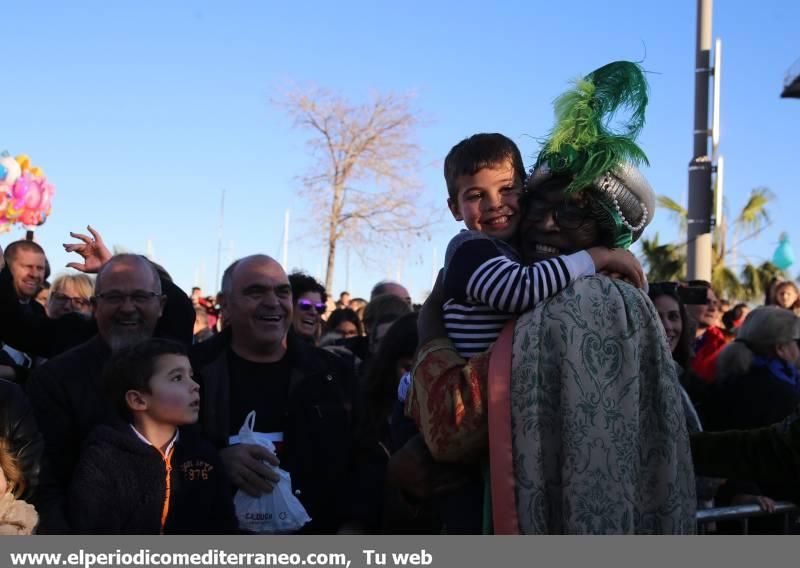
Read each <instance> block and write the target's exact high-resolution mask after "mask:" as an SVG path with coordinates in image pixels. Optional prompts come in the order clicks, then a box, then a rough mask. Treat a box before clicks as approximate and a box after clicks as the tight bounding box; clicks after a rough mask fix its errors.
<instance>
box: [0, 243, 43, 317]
mask: <svg viewBox="0 0 800 568" xmlns="http://www.w3.org/2000/svg"><path fill="white" fill-rule="evenodd" d="M5 257H6V261H7V262H8V266H9V268H10V269H11V274H12V276H13V279H14V291H15V292H16V293H17V298H19V300H20V301H21V302H26V303H27V302H29V301H30V300H32V299H33V298H34V297H35V296H36V294H37V293H38V292H39V290H40V289H41V287H42V284H44V280H45V272H46V271H47V258H46V257H45V254H44V249H42V247H40V246H39V245H38V244H36V243H35V242H33V241H17V242H14V243H11V244H10V245H8V248H6V252H5Z"/></svg>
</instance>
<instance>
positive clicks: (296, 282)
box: [289, 272, 328, 345]
mask: <svg viewBox="0 0 800 568" xmlns="http://www.w3.org/2000/svg"><path fill="white" fill-rule="evenodd" d="M289 284H291V286H292V298H293V299H294V310H293V315H292V331H294V333H295V335H297V336H298V337H300V338H302V339H303V340H305V341H307V342H308V343H311V344H312V345H318V344H319V339H320V335H321V329H322V315H323V314H324V313H325V310H326V305H325V303H326V302H327V300H328V294H327V293H326V292H325V287H324V286H323V285H322V284H320V283H319V282H317V280H316V279H315V278H314V277H313V276H309V275H308V274H306V273H304V272H292V273H291V274H290V275H289Z"/></svg>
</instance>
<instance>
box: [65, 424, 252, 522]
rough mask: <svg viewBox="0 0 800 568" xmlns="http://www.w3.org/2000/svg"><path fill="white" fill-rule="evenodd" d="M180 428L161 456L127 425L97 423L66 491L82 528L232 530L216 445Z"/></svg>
mask: <svg viewBox="0 0 800 568" xmlns="http://www.w3.org/2000/svg"><path fill="white" fill-rule="evenodd" d="M194 430H195V429H194V428H193V427H186V428H181V429H180V433H179V435H178V440H177V441H176V442H175V444H174V446H173V449H172V451H171V453H170V454H168V456H169V459H168V460H165V457H164V456H162V454H161V452H160V451H159V450H158V449H157V448H155V447H153V446H149V445H147V444H146V443H145V442H144V441H142V440H141V439H140V438H139V437H138V436H137V435H136V433H135V432H134V431H133V429H132V428H131V427H130V425H129V424H124V423H119V424H115V425H114V426H113V427H111V426H102V425H101V426H98V427H97V428H96V429H95V430H94V431H93V432H92V434H91V435H90V436H89V439H88V440H87V442H86V444H85V446H84V448H83V452H82V454H81V458H80V461H79V463H78V467H77V469H76V471H75V474H74V476H73V479H72V485H71V487H70V495H69V517H70V521H71V522H70V524H71V528H72V530H73V531H74V532H76V533H80V534H159V533H161V534H225V533H233V532H236V531H237V521H236V516H235V513H234V508H233V499H232V497H233V495H232V493H231V485H230V481H229V480H228V477H227V475H226V474H225V472H224V470H223V467H222V463H221V462H220V460H219V457H218V456H217V452H216V450H215V449H214V447H213V446H212V445H211V444H210V443H209V442H207V441H205V440H203V439H202V438H200V436H199V435H198V434H197V433H196V432H195V431H194Z"/></svg>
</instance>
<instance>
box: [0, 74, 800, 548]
mask: <svg viewBox="0 0 800 568" xmlns="http://www.w3.org/2000/svg"><path fill="white" fill-rule="evenodd" d="M643 81H644V79H643V76H642V75H641V71H640V70H639V68H638V66H636V65H635V64H631V63H627V62H617V63H614V64H610V65H609V66H605V67H603V68H600V69H598V70H596V71H595V72H593V73H592V74H590V75H589V76H587V77H586V78H585V81H584V82H582V83H579V84H578V86H577V87H576V89H577V91H576V92H571V93H569V96H568V97H566V98H565V99H562V100H561V102H560V103H559V104H558V105H557V108H558V109H559V114H558V123H557V124H556V126H555V128H554V129H553V131H552V132H551V136H550V138H549V139H548V140H547V141H546V143H545V144H544V146H543V149H542V153H541V154H540V155H539V156H538V158H537V160H536V163H535V165H534V167H533V168H531V169H530V170H529V171H526V170H525V168H524V166H523V162H522V157H521V155H520V152H519V149H518V148H517V146H516V145H515V144H514V143H513V142H512V141H511V140H510V139H509V138H507V137H505V136H503V135H501V134H492V133H483V134H476V135H473V136H471V137H469V138H467V139H465V140H463V141H461V142H460V143H458V144H457V145H455V146H454V147H453V148H452V150H451V151H450V153H449V154H448V155H447V158H446V159H445V162H444V177H445V184H446V188H447V204H448V207H449V209H450V212H451V213H452V214H453V217H454V218H455V219H456V220H457V221H463V223H464V225H465V230H464V231H462V232H460V233H459V234H458V235H456V236H455V237H454V238H453V239H452V240H451V242H450V244H449V246H448V250H447V254H446V258H445V265H444V267H443V269H442V271H441V272H440V275H439V278H438V280H437V282H436V285H435V287H434V290H433V291H432V293H431V294H430V296H429V297H428V298H427V299H426V300H425V302H424V304H423V305H422V306H418V305H414V304H412V300H411V295H410V294H409V292H408V290H407V289H406V288H405V287H404V286H403V285H402V284H400V283H397V282H390V281H383V282H379V283H377V284H376V285H375V286H374V287H373V289H372V291H371V293H370V297H369V299H368V300H367V299H362V298H352V297H351V296H350V294H349V293H348V292H342V293H341V294H340V295H339V298H338V300H335V301H334V300H333V299H332V298H331V297H330V296H329V291H327V290H326V289H325V287H324V286H323V285H322V284H320V283H319V282H318V281H317V280H316V279H314V278H313V277H311V276H309V275H308V274H305V273H303V272H292V273H289V274H287V272H286V270H285V267H282V266H281V265H280V264H279V263H278V262H277V261H275V260H274V259H272V258H270V257H269V256H266V255H261V254H257V255H252V256H248V257H244V258H241V259H238V260H236V261H235V262H233V263H232V264H231V265H230V266H228V267H227V269H226V270H225V272H224V274H223V277H222V281H221V283H220V291H219V293H218V294H216V295H215V296H204V295H203V291H202V290H201V289H199V288H193V289H192V290H191V293H190V294H189V295H187V294H186V293H185V292H184V291H183V290H181V289H180V288H179V287H178V286H176V285H175V283H174V282H173V281H172V278H171V277H170V274H169V272H168V270H167V269H166V268H165V267H162V266H159V265H158V264H156V263H154V262H152V261H151V260H148V259H147V258H145V257H143V256H139V255H134V254H119V255H115V256H112V255H111V254H110V252H109V251H108V248H107V247H106V246H105V244H104V242H103V239H102V236H101V234H100V233H98V232H97V231H96V230H94V229H93V228H92V227H89V228H88V234H81V233H72V234H71V235H72V237H73V238H74V239H75V241H74V242H72V243H70V244H66V245H65V249H66V250H67V251H68V252H71V253H76V254H77V255H79V256H80V259H81V262H73V263H71V264H70V266H71V267H72V268H74V269H75V270H76V273H73V274H68V275H59V276H58V277H56V278H55V279H54V280H53V281H52V283H51V284H50V285H47V282H48V281H49V277H50V274H49V273H50V269H49V264H48V262H47V255H46V251H44V250H43V249H42V248H41V246H40V245H39V244H37V243H36V242H34V241H33V240H21V241H15V242H12V243H10V244H9V245H8V246H6V248H5V250H4V251H3V255H2V256H3V261H4V266H3V267H2V270H0V340H1V341H2V342H3V349H2V351H0V357H1V358H0V379H1V380H0V473H1V474H2V475H0V533H9V534H31V533H40V534H64V533H88V534H181V533H182V534H221V533H226V534H229V533H242V532H244V533H248V532H249V533H252V532H256V533H269V534H273V533H285V532H291V533H300V534H304V533H326V534H346V533H349V534H353V533H358V534H397V533H426V534H438V533H447V534H481V533H494V534H518V533H522V534H691V533H693V532H695V530H696V517H695V513H696V511H697V509H698V508H707V507H712V506H720V505H725V504H744V503H752V504H754V505H756V506H758V507H760V508H761V509H762V510H764V511H765V512H769V511H771V510H773V509H774V507H775V502H776V501H777V500H790V501H797V500H798V495H796V489H795V488H796V483H795V481H796V479H797V477H798V471H800V417H799V416H798V415H797V414H795V413H796V412H797V408H798V404H800V377H798V371H797V366H798V364H800V312H798V310H800V294H799V293H798V288H797V286H796V285H795V284H794V283H793V282H791V281H788V280H787V281H781V282H776V283H775V284H774V285H773V286H771V288H770V290H769V292H768V295H767V299H766V302H765V304H766V305H764V306H759V307H755V308H754V309H751V308H753V306H750V305H749V304H744V303H736V304H732V303H731V302H725V301H720V300H719V299H718V296H717V295H716V293H715V291H714V289H713V287H712V286H711V284H709V283H708V282H703V281H691V282H650V283H648V282H647V279H646V278H645V275H644V272H643V269H642V267H641V265H640V263H639V262H638V260H637V259H636V258H635V256H634V255H633V254H632V253H631V252H630V251H629V248H630V247H631V245H632V244H633V243H634V242H636V240H637V239H638V238H639V237H640V236H641V235H642V233H643V231H644V230H645V229H646V227H647V225H648V224H649V223H650V222H651V220H652V217H653V213H654V209H655V194H654V192H653V190H652V188H651V187H650V185H649V184H648V182H647V180H646V179H645V178H644V177H643V176H642V174H641V173H640V172H639V170H638V168H637V164H638V163H641V162H642V161H644V160H646V159H645V158H644V154H643V153H642V152H641V150H640V149H639V148H638V146H636V145H635V138H636V134H638V130H639V129H640V127H641V124H640V121H643V109H644V104H646V96H645V99H644V100H641V94H642V93H643V92H646V84H644V83H643ZM615 89H616V91H615V92H614V93H613V96H612V95H609V93H610V92H612V91H614V90H615ZM598 93H605V96H606V97H607V98H606V99H603V100H600V99H598V96H599V95H598ZM631 93H633V94H631ZM609 101H612V102H609ZM619 105H623V106H625V105H627V106H628V107H631V108H632V114H633V116H634V119H631V122H629V123H628V125H627V127H626V130H625V131H624V132H622V133H619V132H617V133H613V132H609V131H608V130H607V127H606V126H604V125H605V122H604V119H603V117H604V116H605V115H607V114H608V113H612V114H613V112H614V111H615V110H616V107H617V106H619ZM575 113H577V114H578V115H579V116H580V120H573V119H574V118H575V117H574V116H573V114H575ZM593 113H595V114H593ZM637 117H638V118H637ZM637 121H639V122H637ZM586 128H588V129H589V130H588V131H584V130H581V129H586ZM620 140H623V141H624V143H623V142H620ZM276 492H279V493H280V494H281V496H282V499H280V500H278V499H270V498H269V497H270V496H271V495H273V494H276ZM276 503H283V505H279V504H276ZM276 507H284V508H281V509H276ZM256 527H257V528H256ZM756 528H757V529H758V530H761V531H763V532H772V531H775V530H776V527H775V526H774V524H773V523H772V520H771V519H766V520H764V521H763V522H762V523H761V524H760V525H758V526H757V527H756ZM717 530H718V531H721V532H724V531H726V530H728V529H727V527H726V526H725V525H724V524H720V525H719V526H718V527H717Z"/></svg>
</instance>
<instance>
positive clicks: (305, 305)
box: [297, 300, 326, 314]
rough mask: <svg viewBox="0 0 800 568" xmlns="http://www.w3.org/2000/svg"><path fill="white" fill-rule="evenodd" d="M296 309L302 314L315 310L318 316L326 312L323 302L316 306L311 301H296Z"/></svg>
mask: <svg viewBox="0 0 800 568" xmlns="http://www.w3.org/2000/svg"><path fill="white" fill-rule="evenodd" d="M297 307H298V308H299V309H300V310H301V311H303V312H308V311H310V310H313V309H316V310H317V313H318V314H324V313H325V310H326V306H325V304H324V303H323V302H320V303H318V304H317V303H314V302H312V301H311V300H297Z"/></svg>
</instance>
